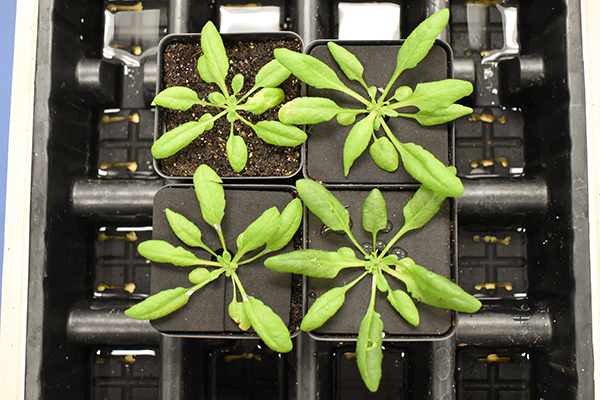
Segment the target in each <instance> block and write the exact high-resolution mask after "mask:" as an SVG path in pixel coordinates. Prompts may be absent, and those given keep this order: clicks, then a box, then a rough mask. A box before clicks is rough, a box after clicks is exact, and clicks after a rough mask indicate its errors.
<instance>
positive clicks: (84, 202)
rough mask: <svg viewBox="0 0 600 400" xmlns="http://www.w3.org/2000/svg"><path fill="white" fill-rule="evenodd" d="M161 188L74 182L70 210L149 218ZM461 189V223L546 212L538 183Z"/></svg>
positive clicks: (472, 184) (488, 182) (469, 184)
mask: <svg viewBox="0 0 600 400" xmlns="http://www.w3.org/2000/svg"><path fill="white" fill-rule="evenodd" d="M164 184H165V181H164V180H149V181H141V180H92V179H89V180H81V181H77V182H75V184H74V186H73V190H72V203H73V210H74V211H75V212H76V213H77V214H78V215H81V216H85V217H95V218H100V217H103V218H109V219H114V218H124V217H135V216H140V215H147V216H150V215H152V200H153V198H154V194H155V193H156V192H157V191H158V189H160V188H161V187H162V186H164ZM463 185H464V187H465V193H464V194H463V195H462V196H460V197H458V198H457V199H456V203H457V206H458V211H459V212H458V214H459V218H460V220H461V222H468V221H471V220H473V221H479V220H480V219H481V218H488V219H489V218H496V219H501V220H502V221H504V222H505V223H509V222H507V221H510V220H516V219H523V218H524V217H530V216H533V217H535V216H541V215H543V214H544V213H546V212H547V207H548V188H547V185H546V183H545V182H544V181H543V180H541V179H534V180H523V179H521V180H517V179H504V178H485V179H480V180H471V179H463ZM331 187H338V188H344V186H336V185H331Z"/></svg>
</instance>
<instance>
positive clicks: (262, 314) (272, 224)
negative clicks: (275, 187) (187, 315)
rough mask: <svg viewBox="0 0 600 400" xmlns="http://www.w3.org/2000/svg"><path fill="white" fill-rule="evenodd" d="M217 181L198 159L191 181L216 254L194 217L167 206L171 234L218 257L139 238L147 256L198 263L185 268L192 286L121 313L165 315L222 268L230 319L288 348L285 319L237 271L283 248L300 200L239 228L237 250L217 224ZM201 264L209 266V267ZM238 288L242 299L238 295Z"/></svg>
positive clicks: (220, 211) (220, 204) (221, 195)
mask: <svg viewBox="0 0 600 400" xmlns="http://www.w3.org/2000/svg"><path fill="white" fill-rule="evenodd" d="M221 183H222V181H221V179H220V178H219V176H218V175H217V174H216V173H215V172H214V171H213V170H212V169H211V168H210V167H208V166H206V165H201V166H200V167H199V168H198V169H197V170H196V172H195V173H194V187H195V191H196V196H197V197H198V201H199V203H200V208H201V211H202V218H203V219H204V221H206V223H207V224H209V225H210V226H212V227H213V228H214V229H215V231H216V232H217V235H218V236H219V240H220V242H221V246H222V249H223V252H222V254H217V253H216V252H215V251H213V250H212V249H210V248H209V247H208V246H207V245H206V244H204V242H203V241H202V232H201V231H200V229H199V228H198V227H197V226H196V225H195V224H194V223H192V222H191V221H190V220H188V219H187V218H186V217H185V216H183V215H181V214H178V213H176V212H174V211H171V210H170V209H166V210H165V213H166V216H167V219H168V222H169V225H170V226H171V228H172V229H173V232H174V233H175V235H176V236H177V237H178V238H179V239H180V240H181V241H182V242H183V243H184V244H185V245H187V246H189V247H192V248H201V249H203V250H206V251H207V252H208V253H209V254H210V255H212V256H213V257H214V258H215V259H216V261H212V260H203V259H200V258H198V257H196V256H195V255H194V254H193V253H192V252H190V251H189V250H187V249H185V248H183V247H181V246H179V247H175V246H173V245H172V244H170V243H167V242H165V241H162V240H148V241H145V242H143V243H140V245H139V246H138V251H139V252H140V254H141V255H142V256H144V257H146V258H147V259H148V260H150V261H154V262H158V263H171V264H173V265H176V266H180V267H190V266H197V268H195V269H193V270H192V271H191V272H190V274H189V280H190V282H191V284H192V286H190V287H185V288H184V287H177V288H174V289H168V290H164V291H162V292H159V293H157V294H155V295H152V296H150V297H148V298H146V299H145V300H143V301H142V302H140V303H138V304H136V305H134V306H132V307H131V308H129V309H128V310H126V311H125V314H126V315H128V316H129V317H131V318H135V319H156V318H161V317H164V316H165V315H168V314H170V313H172V312H174V311H176V310H177V309H179V308H181V307H183V306H184V305H185V304H187V302H188V300H189V298H190V296H192V295H193V294H194V292H196V291H197V290H199V289H201V288H202V287H203V286H205V285H207V284H209V283H210V282H212V281H214V280H215V279H217V278H218V277H219V276H221V275H222V274H225V275H226V276H227V277H229V278H231V281H232V283H233V288H234V291H233V299H232V301H231V303H230V304H229V316H230V317H231V319H232V320H233V321H235V323H237V324H238V326H239V328H240V329H241V330H243V331H246V330H248V329H250V328H254V330H255V331H256V333H257V334H258V335H259V336H260V337H261V339H262V340H263V341H264V342H265V343H266V344H267V346H269V347H270V348H271V349H273V350H275V351H278V352H282V353H284V352H289V351H291V350H292V341H291V339H290V335H289V331H288V328H287V327H286V325H285V323H284V322H283V321H282V320H281V318H280V317H279V316H278V315H277V314H275V312H273V310H272V309H271V308H270V307H269V306H267V305H266V304H264V303H263V302H262V301H260V300H259V299H257V298H254V297H252V296H250V295H248V294H247V293H246V291H245V290H244V287H243V285H242V282H241V281H240V278H239V277H238V274H237V273H236V271H237V269H238V268H240V267H242V266H243V265H245V264H248V263H250V262H252V261H254V260H256V259H257V258H259V257H261V256H263V255H265V254H267V253H269V252H271V251H276V250H280V249H282V248H283V247H284V246H285V245H286V244H287V243H288V242H289V241H290V240H291V239H292V238H293V236H294V235H295V234H296V231H297V230H298V227H299V226H300V223H301V221H302V203H301V201H300V200H299V199H294V200H292V201H291V202H290V203H289V204H288V205H287V206H286V207H285V209H284V210H283V211H282V212H281V214H280V213H279V211H278V210H277V208H276V207H272V208H269V209H268V210H266V211H265V212H264V213H263V214H262V215H261V216H260V217H258V218H257V219H256V220H255V221H254V222H253V223H251V224H250V225H249V226H248V227H247V228H246V230H245V231H244V232H242V233H241V234H239V236H238V237H237V241H236V244H237V251H236V252H231V251H230V250H229V249H228V247H227V245H226V243H225V239H224V236H223V231H222V229H221V221H222V219H223V217H224V214H225V192H224V189H223V186H222V184H221ZM261 246H264V248H263V249H262V250H261V251H260V252H258V254H256V255H255V256H253V257H250V258H245V259H244V258H243V257H244V256H245V255H246V254H247V253H248V252H250V251H252V250H256V249H259V248H260V247H261ZM205 267H209V268H212V270H210V271H209V270H208V269H207V268H205ZM238 292H239V294H240V297H241V300H240V299H238V295H237V293H238Z"/></svg>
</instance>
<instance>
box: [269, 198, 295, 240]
mask: <svg viewBox="0 0 600 400" xmlns="http://www.w3.org/2000/svg"><path fill="white" fill-rule="evenodd" d="M301 222H302V201H300V199H294V200H292V201H290V202H289V203H288V205H287V206H286V207H285V208H284V209H283V211H282V212H281V215H280V216H279V222H278V224H277V225H278V227H277V230H276V231H275V233H274V234H273V235H271V237H270V238H269V240H267V246H266V250H267V251H276V250H279V249H282V248H283V247H284V246H285V245H286V244H288V243H289V241H290V240H292V238H293V237H294V235H295V234H296V232H297V231H298V228H299V227H300V223H301Z"/></svg>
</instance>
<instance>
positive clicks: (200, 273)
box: [188, 268, 210, 285]
mask: <svg viewBox="0 0 600 400" xmlns="http://www.w3.org/2000/svg"><path fill="white" fill-rule="evenodd" d="M209 276H210V272H208V270H207V269H206V268H194V270H193V271H192V272H190V274H189V275H188V279H189V281H190V282H192V283H193V284H194V285H197V284H199V283H202V282H204V281H207V280H208V278H209Z"/></svg>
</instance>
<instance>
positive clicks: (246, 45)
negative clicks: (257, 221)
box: [158, 36, 302, 177]
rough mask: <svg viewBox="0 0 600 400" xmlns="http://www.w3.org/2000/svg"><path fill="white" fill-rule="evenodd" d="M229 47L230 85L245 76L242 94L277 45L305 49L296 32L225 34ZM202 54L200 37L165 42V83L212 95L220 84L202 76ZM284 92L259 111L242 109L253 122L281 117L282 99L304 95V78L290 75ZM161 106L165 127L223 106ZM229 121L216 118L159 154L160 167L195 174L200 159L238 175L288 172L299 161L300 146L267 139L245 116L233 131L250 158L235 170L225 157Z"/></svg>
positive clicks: (205, 96) (180, 174)
mask: <svg viewBox="0 0 600 400" xmlns="http://www.w3.org/2000/svg"><path fill="white" fill-rule="evenodd" d="M223 41H224V45H225V51H226V52H227V57H228V58H229V65H230V67H229V73H228V75H227V79H226V84H227V87H228V88H229V90H231V79H232V78H233V77H234V76H235V75H236V74H242V75H243V76H244V86H243V88H242V90H241V91H240V93H239V94H238V96H239V97H241V96H243V95H244V94H245V93H246V92H247V91H248V90H250V89H251V88H252V86H253V85H254V76H255V75H256V73H257V72H258V71H259V70H260V68H262V67H263V66H264V65H266V64H267V63H268V62H269V61H271V60H272V59H273V58H274V57H273V50H274V49H276V48H281V47H284V48H288V49H290V50H295V51H298V52H301V51H302V45H301V43H300V40H299V39H297V38H294V37H291V36H290V37H288V38H284V39H268V40H264V41H246V42H242V41H239V40H227V38H226V37H225V38H224V40H223ZM202 54H203V52H202V48H201V46H200V38H199V37H198V39H197V40H194V41H192V42H190V41H185V40H183V39H181V40H179V39H175V40H174V41H173V42H171V43H169V44H167V45H166V46H165V48H164V50H163V54H162V65H161V68H162V81H161V83H162V89H163V90H164V89H166V88H169V87H172V86H186V87H189V88H191V89H193V90H195V91H196V92H197V93H198V96H199V98H200V99H201V100H204V101H208V95H209V94H210V93H212V92H220V90H219V88H218V86H217V85H216V84H207V83H206V82H204V81H203V80H202V79H201V78H200V76H199V74H198V70H197V67H196V66H197V63H198V58H199V57H200V56H201V55H202ZM279 87H280V88H282V89H283V90H284V92H285V98H284V100H283V101H282V102H281V104H280V105H279V106H277V107H274V108H272V109H270V110H267V111H266V112H265V113H263V114H261V115H254V114H252V113H249V112H240V115H242V116H243V117H244V118H246V119H247V120H249V121H250V122H252V123H256V122H258V121H260V120H277V112H278V111H279V108H281V105H283V104H285V103H286V102H288V101H291V100H292V99H294V98H295V97H299V96H300V90H301V83H300V81H299V80H298V79H297V78H296V77H294V76H291V77H290V78H288V79H287V80H286V81H285V82H283V83H282V84H281V85H280V86H279ZM158 108H159V109H160V110H159V112H160V118H159V127H160V128H162V129H164V130H161V131H160V134H162V133H163V132H166V131H169V130H171V129H174V128H176V127H178V126H180V125H182V124H184V123H186V122H189V121H195V120H198V119H199V118H200V117H201V116H202V115H203V114H204V113H207V112H208V113H211V114H212V115H215V114H216V113H218V112H219V111H220V109H217V108H215V107H205V106H201V105H195V106H193V107H191V108H190V109H189V110H187V111H176V110H170V109H166V108H162V107H158ZM230 129H231V125H230V123H229V122H228V121H227V119H226V118H225V117H222V118H220V119H219V120H217V121H216V122H215V125H214V128H213V129H211V130H210V131H208V132H204V133H203V134H201V135H200V136H199V137H198V138H197V139H195V140H194V141H193V142H192V143H191V144H190V145H188V146H187V147H185V148H184V149H182V150H180V151H179V152H177V153H176V154H174V155H172V156H170V157H167V158H165V159H162V160H158V162H159V166H160V169H161V171H162V172H163V173H164V174H165V175H167V176H174V177H191V176H193V174H194V172H195V171H196V169H197V168H198V166H200V165H201V164H207V165H208V166H210V167H211V168H212V169H214V170H215V171H216V173H217V174H218V175H219V176H222V177H237V176H253V177H266V176H288V175H292V174H294V173H295V172H296V171H298V169H299V168H300V165H301V159H300V146H298V147H280V146H275V145H271V144H268V143H266V142H264V141H263V140H262V139H260V138H259V137H258V136H256V134H255V133H254V131H253V130H252V129H251V128H250V127H248V126H247V125H246V124H244V123H242V122H241V121H239V120H238V121H235V123H234V134H236V135H239V136H241V137H242V138H243V139H244V141H245V142H246V145H247V147H248V162H247V164H246V167H245V168H244V170H242V172H241V173H237V172H235V171H234V170H233V169H232V168H231V166H230V164H229V160H228V159H227V152H226V149H225V145H226V143H227V139H228V137H229V134H230Z"/></svg>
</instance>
